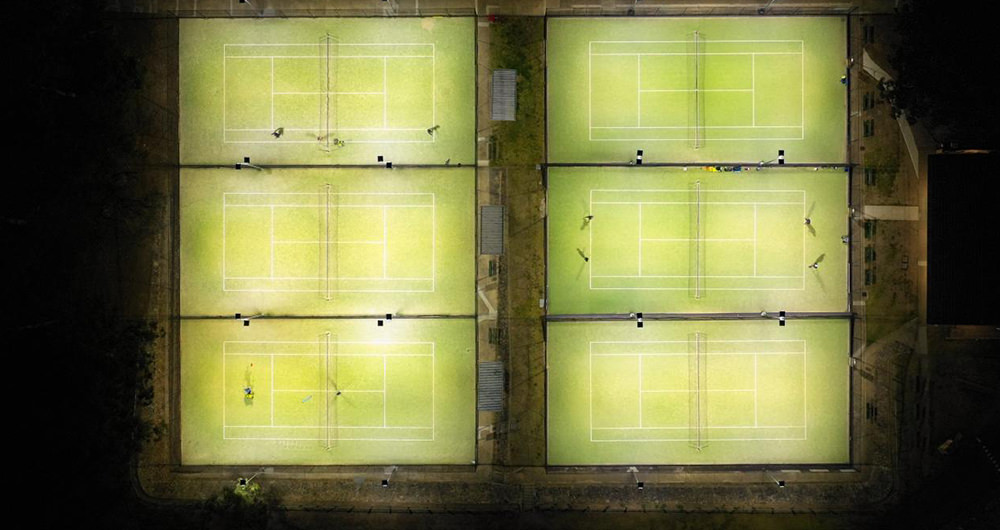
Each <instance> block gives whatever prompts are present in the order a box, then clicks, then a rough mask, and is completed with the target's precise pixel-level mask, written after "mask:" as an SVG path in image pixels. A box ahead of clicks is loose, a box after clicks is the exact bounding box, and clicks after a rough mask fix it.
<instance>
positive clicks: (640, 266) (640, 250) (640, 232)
mask: <svg viewBox="0 0 1000 530" xmlns="http://www.w3.org/2000/svg"><path fill="white" fill-rule="evenodd" d="M639 276H642V203H639Z"/></svg>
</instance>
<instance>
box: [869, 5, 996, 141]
mask: <svg viewBox="0 0 1000 530" xmlns="http://www.w3.org/2000/svg"><path fill="white" fill-rule="evenodd" d="M983 9H984V7H983V6H981V5H978V4H962V3H959V4H954V3H945V2H939V1H935V0H909V1H906V2H903V3H901V5H900V6H899V8H898V11H897V14H896V17H895V21H896V27H895V30H896V32H897V34H898V37H899V44H898V46H894V50H893V51H892V53H891V55H890V62H891V63H892V65H893V67H894V68H895V69H896V71H897V73H898V75H897V78H896V80H895V82H893V83H888V84H887V85H886V86H885V90H884V92H883V94H884V96H885V97H886V98H887V99H889V101H890V102H891V103H892V104H893V107H894V109H896V110H897V111H898V110H905V111H906V115H907V116H908V117H909V118H911V119H913V120H920V121H921V122H922V123H924V124H925V125H926V126H927V127H928V128H929V130H930V132H931V134H932V135H933V136H934V138H935V140H937V141H938V142H939V143H940V144H943V145H945V146H946V147H948V148H958V149H984V148H985V149H988V148H994V149H995V148H997V147H998V141H1000V110H998V109H1000V102H998V100H997V97H998V96H1000V91H998V90H997V85H998V81H997V74H996V72H995V69H996V65H997V48H998V46H997V43H996V32H995V21H994V17H992V16H990V15H989V14H987V13H986V12H985V11H983Z"/></svg>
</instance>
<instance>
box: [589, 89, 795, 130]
mask: <svg viewBox="0 0 1000 530" xmlns="http://www.w3.org/2000/svg"><path fill="white" fill-rule="evenodd" d="M639 92H753V90H751V89H749V88H702V89H699V90H695V89H693V88H644V89H642V90H640V91H639ZM743 127H746V128H750V126H748V125H744V126H743ZM772 127H781V126H780V125H773V126H772ZM597 128H598V129H607V128H608V127H597ZM636 128H637V129H667V128H669V127H636ZM673 128H675V129H683V128H684V127H680V126H675V127H673Z"/></svg>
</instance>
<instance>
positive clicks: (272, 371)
mask: <svg viewBox="0 0 1000 530" xmlns="http://www.w3.org/2000/svg"><path fill="white" fill-rule="evenodd" d="M270 361H271V370H270V372H271V425H274V402H275V401H277V400H276V399H274V372H277V371H278V369H277V366H275V365H274V354H271V356H270Z"/></svg>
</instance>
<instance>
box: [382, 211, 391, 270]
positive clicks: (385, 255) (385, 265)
mask: <svg viewBox="0 0 1000 530" xmlns="http://www.w3.org/2000/svg"><path fill="white" fill-rule="evenodd" d="M388 241H389V224H388V223H387V222H386V217H385V206H383V207H382V278H386V277H388V276H389V275H388V272H389V265H388V261H389V260H388V253H389V243H388Z"/></svg>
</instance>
